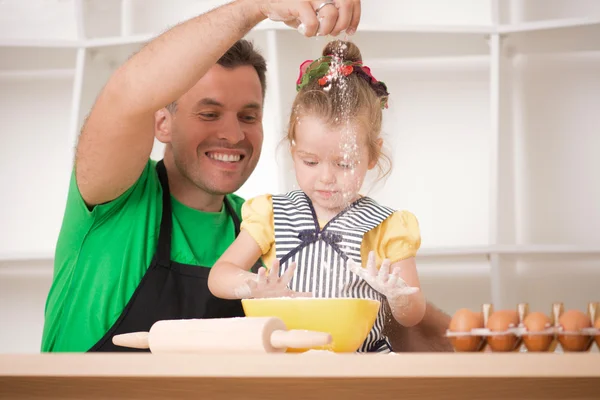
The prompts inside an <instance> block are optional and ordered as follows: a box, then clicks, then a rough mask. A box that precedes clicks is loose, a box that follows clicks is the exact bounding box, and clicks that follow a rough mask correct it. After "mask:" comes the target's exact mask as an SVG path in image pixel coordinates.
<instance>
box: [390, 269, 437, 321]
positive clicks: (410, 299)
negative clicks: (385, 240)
mask: <svg viewBox="0 0 600 400" xmlns="http://www.w3.org/2000/svg"><path fill="white" fill-rule="evenodd" d="M382 267H383V265H382ZM391 271H392V275H390V276H394V275H396V276H397V277H398V278H400V279H396V282H402V281H404V282H406V285H408V286H409V287H413V288H419V290H418V291H417V292H415V293H413V294H398V295H397V296H394V295H393V293H394V291H393V290H391V291H390V296H388V297H387V299H388V303H389V305H390V308H391V310H392V315H393V316H394V318H395V319H396V321H398V323H399V324H400V325H403V326H406V327H410V326H415V325H417V324H418V323H419V322H421V320H422V319H423V317H424V316H425V310H426V308H427V303H426V299H425V296H424V295H423V292H422V291H421V290H420V289H421V284H420V282H419V276H418V274H417V265H416V263H415V258H414V257H411V258H408V259H406V260H402V261H398V262H395V263H394V264H392V266H391ZM384 272H385V271H384Z"/></svg>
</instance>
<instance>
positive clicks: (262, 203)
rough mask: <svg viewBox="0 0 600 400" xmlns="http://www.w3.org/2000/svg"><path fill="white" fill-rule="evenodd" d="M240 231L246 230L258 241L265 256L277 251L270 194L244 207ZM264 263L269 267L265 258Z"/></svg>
mask: <svg viewBox="0 0 600 400" xmlns="http://www.w3.org/2000/svg"><path fill="white" fill-rule="evenodd" d="M240 229H243V230H245V231H246V232H248V233H249V234H250V236H252V237H253V238H254V240H256V243H257V244H258V246H259V247H260V250H261V252H262V254H263V256H265V255H269V253H270V252H273V253H274V250H275V246H274V244H275V226H274V223H273V201H272V200H271V195H270V194H265V195H262V196H257V197H253V198H251V199H249V200H246V201H245V202H244V204H243V205H242V222H241V226H240ZM263 261H265V264H266V265H267V267H270V266H271V265H270V263H267V262H266V260H265V257H263Z"/></svg>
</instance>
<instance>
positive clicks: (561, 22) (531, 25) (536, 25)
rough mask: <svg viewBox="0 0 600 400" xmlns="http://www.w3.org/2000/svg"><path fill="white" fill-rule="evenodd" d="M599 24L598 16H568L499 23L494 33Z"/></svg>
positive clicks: (537, 30)
mask: <svg viewBox="0 0 600 400" xmlns="http://www.w3.org/2000/svg"><path fill="white" fill-rule="evenodd" d="M595 25H600V17H595V18H570V19H557V20H549V21H532V22H521V23H517V24H506V25H499V26H498V27H497V28H496V29H494V32H495V33H501V34H509V33H520V32H539V31H549V30H556V29H568V28H577V27H585V26H595Z"/></svg>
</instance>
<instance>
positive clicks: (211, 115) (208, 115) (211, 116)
mask: <svg viewBox="0 0 600 400" xmlns="http://www.w3.org/2000/svg"><path fill="white" fill-rule="evenodd" d="M200 117H202V118H204V119H215V118H217V117H218V115H217V113H200Z"/></svg>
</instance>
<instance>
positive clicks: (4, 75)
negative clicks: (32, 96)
mask: <svg viewBox="0 0 600 400" xmlns="http://www.w3.org/2000/svg"><path fill="white" fill-rule="evenodd" d="M74 76H75V70H74V69H40V70H12V71H11V70H5V71H2V70H0V81H2V80H25V81H27V80H39V79H72V78H73V77H74Z"/></svg>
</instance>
